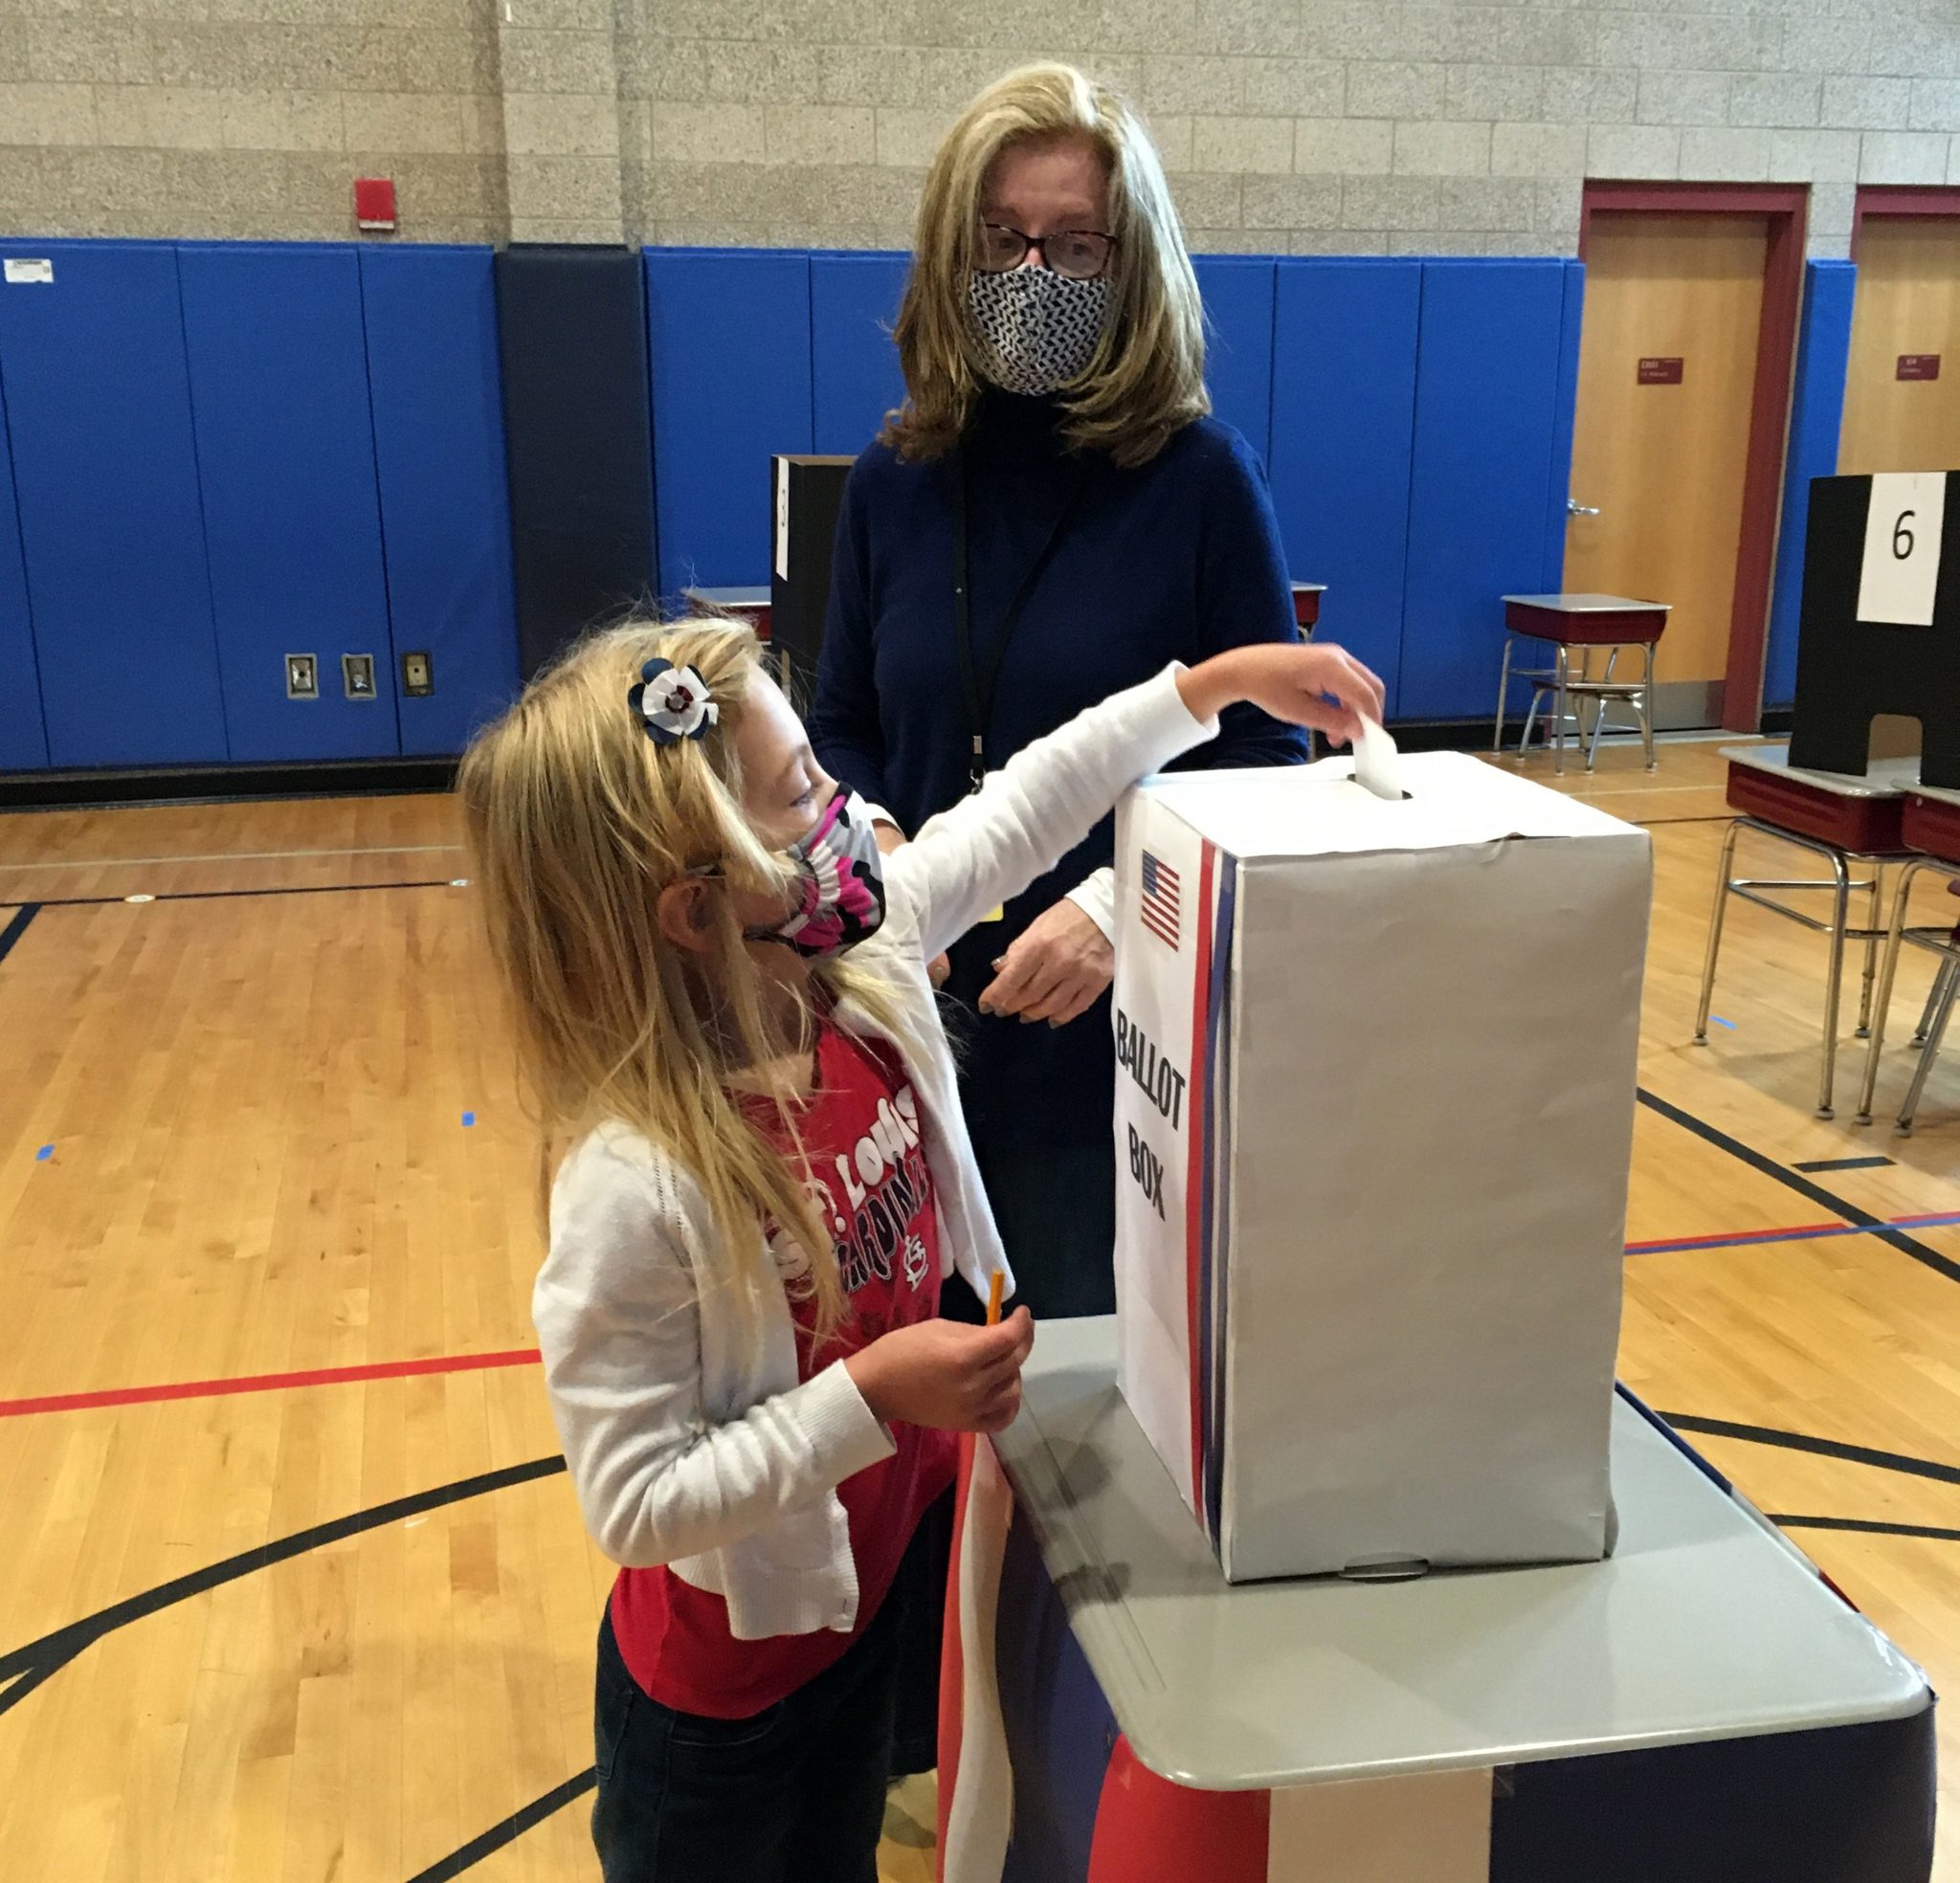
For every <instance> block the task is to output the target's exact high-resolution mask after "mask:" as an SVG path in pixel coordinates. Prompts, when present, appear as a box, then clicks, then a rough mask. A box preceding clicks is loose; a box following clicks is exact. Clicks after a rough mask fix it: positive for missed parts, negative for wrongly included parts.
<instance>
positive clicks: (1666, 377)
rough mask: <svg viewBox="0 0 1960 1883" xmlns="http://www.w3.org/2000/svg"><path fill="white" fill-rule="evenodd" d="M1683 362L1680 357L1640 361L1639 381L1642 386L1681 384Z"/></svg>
mask: <svg viewBox="0 0 1960 1883" xmlns="http://www.w3.org/2000/svg"><path fill="white" fill-rule="evenodd" d="M1682 364H1683V363H1682V361H1680V360H1678V359H1675V360H1665V359H1655V358H1648V359H1644V360H1642V361H1641V362H1640V379H1639V383H1640V384H1641V385H1642V386H1679V385H1680V384H1681V373H1682Z"/></svg>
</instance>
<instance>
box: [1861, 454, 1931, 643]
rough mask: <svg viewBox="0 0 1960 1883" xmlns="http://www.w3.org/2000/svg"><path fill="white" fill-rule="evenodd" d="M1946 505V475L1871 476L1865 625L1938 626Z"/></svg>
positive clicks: (1863, 595) (1864, 579)
mask: <svg viewBox="0 0 1960 1883" xmlns="http://www.w3.org/2000/svg"><path fill="white" fill-rule="evenodd" d="M1946 507H1947V474H1946V473H1945V472H1944V471H1904V472H1882V473H1880V474H1879V475H1878V476H1874V477H1873V478H1872V500H1871V508H1870V510H1869V511H1868V512H1867V513H1866V515H1865V525H1864V564H1863V567H1862V569H1861V571H1860V576H1859V583H1858V618H1859V619H1860V621H1883V622H1892V623H1895V624H1897V625H1899V626H1901V627H1906V628H1930V627H1931V626H1932V625H1933V591H1934V590H1935V589H1936V588H1937V587H1939V580H1940V537H1941V534H1942V528H1941V526H1942V524H1943V523H1944V521H1945V512H1946Z"/></svg>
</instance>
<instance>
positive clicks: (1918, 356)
mask: <svg viewBox="0 0 1960 1883" xmlns="http://www.w3.org/2000/svg"><path fill="white" fill-rule="evenodd" d="M1898 376H1899V377H1900V378H1901V379H1938V378H1939V376H1940V356H1939V355H1938V354H1937V353H1902V354H1900V356H1899V375H1898Z"/></svg>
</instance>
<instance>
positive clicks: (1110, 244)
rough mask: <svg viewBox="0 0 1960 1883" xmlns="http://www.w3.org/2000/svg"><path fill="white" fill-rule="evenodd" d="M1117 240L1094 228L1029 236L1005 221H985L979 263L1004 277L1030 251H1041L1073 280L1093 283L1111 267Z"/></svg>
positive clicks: (1051, 264)
mask: <svg viewBox="0 0 1960 1883" xmlns="http://www.w3.org/2000/svg"><path fill="white" fill-rule="evenodd" d="M1115 248H1116V238H1115V236H1113V235H1104V234H1103V233H1101V232H1100V231H1098V230H1094V229H1057V230H1052V231H1050V233H1048V234H1046V235H1028V234H1024V233H1022V232H1021V231H1020V230H1018V229H1010V228H1009V227H1008V226H1007V224H1006V223H1004V222H983V223H982V224H981V225H980V243H979V253H978V256H977V260H978V263H979V266H980V268H981V270H982V272H983V273H985V274H988V275H1005V274H1006V273H1007V272H1008V271H1009V270H1010V269H1013V268H1018V267H1019V266H1020V265H1021V263H1022V262H1024V261H1026V260H1027V258H1028V251H1029V250H1030V249H1039V250H1040V251H1041V259H1042V261H1043V262H1044V263H1045V264H1046V265H1047V266H1048V267H1049V268H1051V269H1053V270H1054V271H1055V273H1056V274H1058V275H1060V276H1062V277H1065V278H1066V279H1068V280H1071V281H1093V280H1094V279H1095V278H1096V277H1097V276H1099V275H1100V274H1102V272H1103V270H1104V269H1105V268H1107V267H1108V266H1109V257H1110V255H1111V254H1112V252H1113V251H1114V250H1115Z"/></svg>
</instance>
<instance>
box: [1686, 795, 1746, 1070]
mask: <svg viewBox="0 0 1960 1883" xmlns="http://www.w3.org/2000/svg"><path fill="white" fill-rule="evenodd" d="M1741 834H1742V824H1741V821H1740V820H1739V819H1738V820H1737V821H1736V822H1734V823H1732V824H1730V825H1729V827H1728V834H1727V835H1726V837H1724V838H1723V839H1722V857H1721V860H1720V862H1719V863H1718V864H1717V865H1716V868H1715V907H1714V908H1713V909H1712V910H1711V911H1710V912H1709V915H1708V952H1707V955H1706V956H1705V958H1704V960H1703V963H1702V1004H1701V1006H1700V1007H1698V1008H1696V1009H1695V1044H1696V1045H1697V1046H1706V1045H1707V1044H1708V1008H1709V1004H1710V1003H1711V1002H1712V1001H1713V1000H1714V998H1715V962H1716V958H1717V957H1718V956H1719V955H1720V954H1721V953H1722V924H1723V920H1724V919H1725V918H1726V916H1727V914H1728V884H1729V879H1730V877H1731V876H1732V875H1734V871H1735V840H1736V838H1737V837H1739V836H1740V835H1741Z"/></svg>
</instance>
